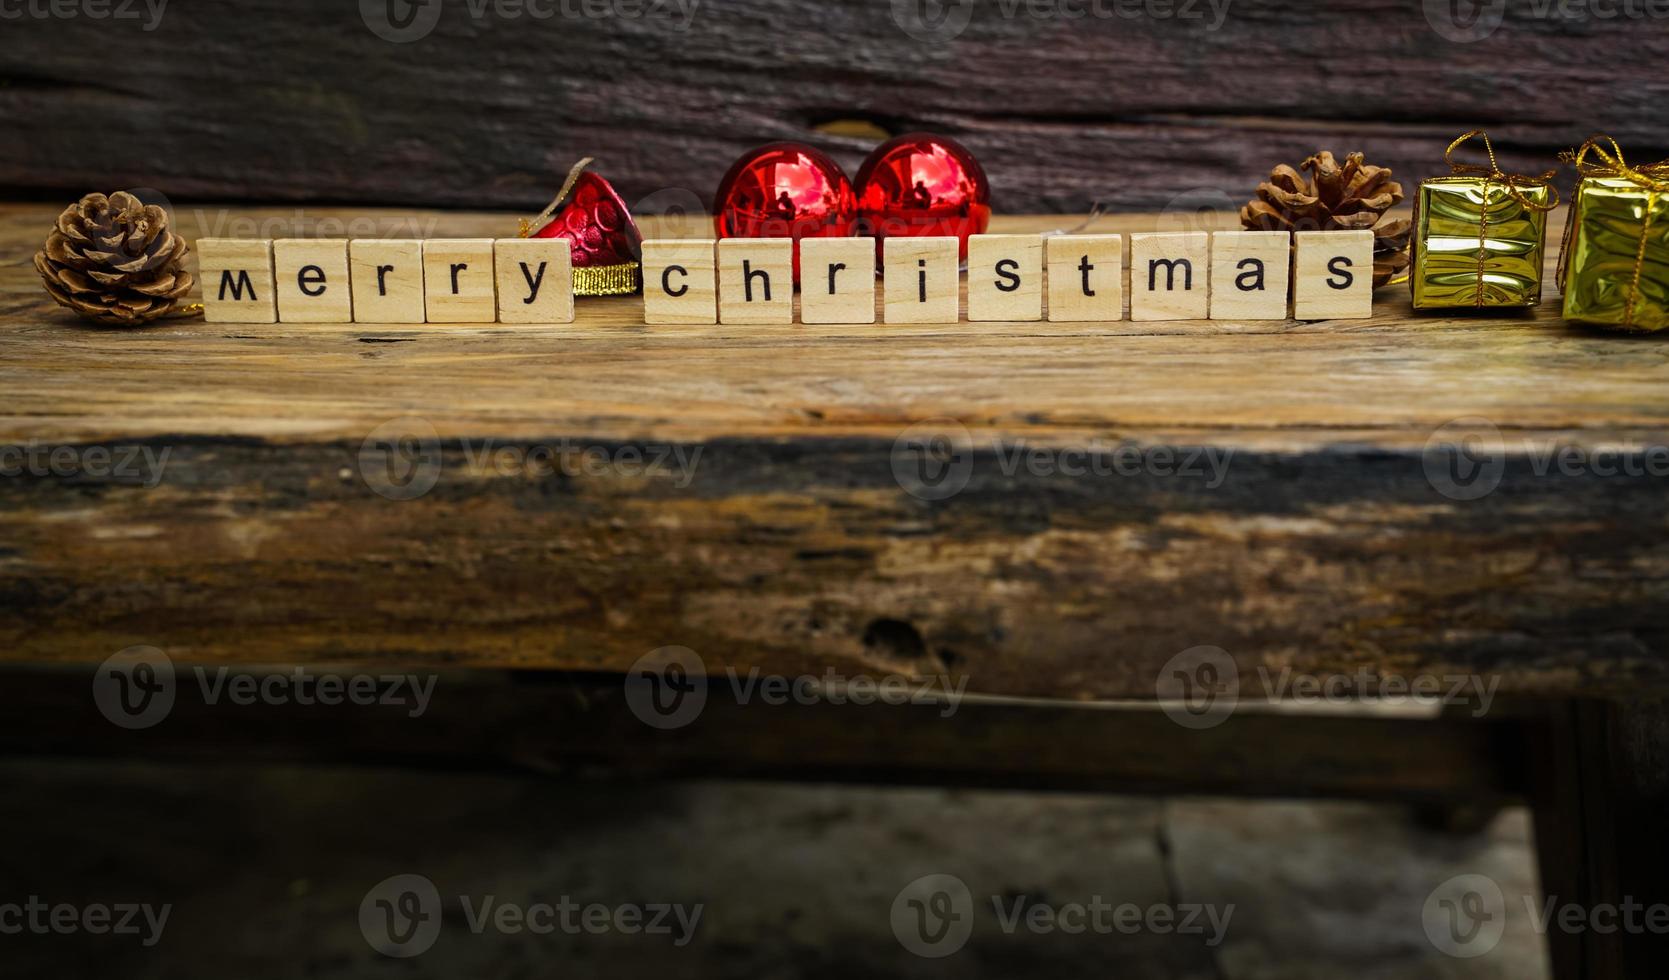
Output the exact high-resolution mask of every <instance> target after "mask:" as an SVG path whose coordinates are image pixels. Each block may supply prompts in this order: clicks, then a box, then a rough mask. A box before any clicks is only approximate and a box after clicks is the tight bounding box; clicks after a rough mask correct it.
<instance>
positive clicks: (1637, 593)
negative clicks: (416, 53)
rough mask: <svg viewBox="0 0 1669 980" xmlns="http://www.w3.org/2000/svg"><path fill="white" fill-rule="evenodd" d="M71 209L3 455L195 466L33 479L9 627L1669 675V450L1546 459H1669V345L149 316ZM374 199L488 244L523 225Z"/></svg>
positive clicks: (589, 311) (865, 663)
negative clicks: (101, 455)
mask: <svg viewBox="0 0 1669 980" xmlns="http://www.w3.org/2000/svg"><path fill="white" fill-rule="evenodd" d="M54 211H55V209H54V208H52V207H49V206H27V207H10V208H5V209H0V260H3V261H0V318H3V319H0V390H4V391H5V392H6V398H5V399H4V401H3V403H0V446H7V445H11V446H36V447H48V448H51V447H54V446H57V445H60V444H66V445H71V446H80V447H87V446H90V445H92V444H100V445H104V446H112V445H114V446H133V447H138V448H142V449H148V450H149V451H151V452H152V453H153V455H160V453H161V452H162V451H163V450H165V449H166V450H167V451H168V453H169V455H168V457H167V460H166V465H165V466H164V468H163V470H162V472H161V473H160V474H159V478H158V480H157V481H156V483H155V486H154V488H152V489H147V488H146V487H145V486H144V485H143V484H144V482H146V481H145V480H144V479H143V476H144V474H143V473H140V474H130V475H127V476H122V475H120V474H118V475H114V476H102V477H101V476H98V475H95V474H93V473H90V472H85V471H80V470H78V471H75V472H68V473H53V472H50V471H47V472H43V473H33V472H23V473H21V474H19V475H18V476H14V477H8V478H5V479H0V650H3V651H5V653H4V656H6V657H7V658H10V659H14V660H32V661H62V660H94V661H96V660H101V659H103V658H104V657H106V656H108V655H110V654H111V653H113V652H115V651H117V650H120V649H122V648H124V647H126V646H129V645H131V644H136V643H145V644H150V645H154V646H158V647H161V648H163V649H165V650H167V651H168V652H169V653H170V654H171V655H174V656H178V657H180V658H182V659H186V660H205V659H206V660H231V661H244V662H275V661H282V662H289V661H302V662H317V661H343V660H367V661H381V662H387V661H399V662H430V663H437V664H454V665H465V664H468V665H500V666H503V665H516V666H537V667H560V668H565V669H571V670H572V669H583V670H620V669H623V668H625V667H626V666H627V665H629V664H631V663H632V662H633V661H635V660H636V659H637V658H638V657H640V656H642V655H643V654H645V653H646V652H648V651H650V650H652V649H655V648H658V647H661V646H665V645H668V644H681V645H684V646H688V647H691V648H694V649H696V650H697V651H699V652H700V653H701V654H702V656H704V657H705V658H707V660H708V663H709V666H710V667H712V666H715V665H718V666H722V665H724V664H731V663H734V664H741V665H757V666H761V667H764V668H766V669H771V670H776V671H779V672H784V673H787V672H797V671H801V670H804V671H811V672H814V673H816V672H820V671H821V670H822V669H823V668H824V667H826V666H829V665H836V666H839V667H841V668H843V669H846V670H848V671H852V670H868V671H881V670H899V671H904V672H920V673H935V672H938V671H941V670H945V669H954V670H956V671H958V672H961V673H965V674H966V675H967V676H968V677H969V678H970V679H971V684H972V686H973V688H974V689H975V690H977V691H983V692H988V693H1005V694H1039V695H1054V696H1063V697H1073V698H1085V697H1147V698H1151V697H1154V696H1155V680H1156V678H1157V677H1158V676H1159V674H1160V671H1161V669H1162V668H1163V667H1164V665H1165V664H1166V663H1167V662H1168V661H1169V660H1170V658H1172V657H1173V656H1175V655H1176V654H1177V653H1178V652H1179V651H1183V650H1186V649H1189V648H1192V647H1196V646H1199V645H1202V644H1205V645H1213V646H1219V647H1222V648H1223V649H1225V650H1226V651H1228V652H1229V654H1230V655H1231V656H1232V657H1233V658H1234V659H1235V661H1236V662H1237V663H1238V665H1239V668H1240V670H1241V672H1242V676H1243V677H1244V678H1246V679H1247V683H1249V684H1251V683H1257V682H1258V681H1257V680H1256V678H1257V676H1258V675H1257V671H1258V669H1259V668H1260V667H1261V668H1267V669H1269V670H1273V671H1277V672H1278V671H1279V670H1280V669H1282V668H1286V667H1291V668H1294V669H1299V670H1312V671H1318V672H1333V671H1354V670H1355V669H1356V668H1359V667H1375V668H1379V669H1394V670H1395V671H1397V672H1399V673H1400V674H1404V675H1406V674H1411V673H1415V672H1419V671H1436V672H1448V671H1474V670H1475V671H1485V672H1489V673H1491V674H1495V675H1499V676H1500V677H1501V678H1502V684H1503V689H1504V690H1515V691H1528V692H1542V691H1570V690H1581V691H1592V692H1600V691H1608V690H1635V689H1640V688H1644V687H1651V686H1656V685H1662V684H1663V683H1664V682H1665V681H1666V680H1669V664H1666V663H1665V659H1664V656H1663V652H1664V650H1665V644H1666V640H1669V601H1666V600H1669V584H1666V583H1669V527H1666V525H1665V524H1664V521H1663V517H1662V511H1663V501H1664V499H1665V493H1664V483H1663V479H1664V478H1663V477H1659V476H1652V475H1635V476H1630V475H1626V474H1617V475H1611V476H1606V475H1603V474H1601V473H1599V472H1597V471H1596V470H1587V471H1583V472H1577V473H1574V474H1569V475H1567V474H1565V473H1561V472H1560V471H1559V470H1558V469H1554V470H1552V471H1548V470H1547V469H1546V467H1545V465H1544V463H1543V459H1544V457H1543V455H1542V454H1544V453H1546V452H1549V451H1551V450H1553V449H1556V448H1558V447H1573V448H1575V449H1577V450H1584V451H1585V450H1592V449H1598V448H1605V447H1614V448H1617V449H1619V450H1620V451H1621V456H1620V457H1618V458H1621V459H1627V460H1636V461H1638V460H1640V458H1641V457H1642V455H1643V454H1644V453H1645V452H1646V451H1647V450H1648V449H1649V448H1650V447H1663V446H1669V385H1666V384H1665V382H1666V381H1669V354H1666V353H1665V348H1664V347H1663V345H1662V343H1661V342H1654V341H1652V340H1650V339H1640V338H1629V337H1616V336H1610V335H1605V334H1600V333H1596V332H1592V331H1588V330H1585V329H1581V328H1576V327H1571V326H1567V325H1566V324H1564V323H1563V322H1562V321H1561V320H1559V319H1558V317H1557V309H1556V306H1555V305H1553V304H1551V303H1550V304H1548V305H1546V306H1544V307H1542V308H1541V309H1539V310H1536V311H1534V312H1533V313H1531V314H1529V315H1527V316H1523V317H1517V318H1512V319H1506V318H1500V317H1484V316H1464V317H1450V318H1414V317H1412V316H1411V315H1410V312H1409V309H1408V304H1409V300H1408V297H1407V294H1406V292H1404V291H1403V290H1401V289H1391V290H1387V291H1384V292H1382V293H1381V295H1380V304H1379V306H1378V307H1377V309H1376V315H1375V316H1374V317H1373V318H1371V319H1368V320H1362V321H1349V322H1339V321H1335V322H1321V323H1313V324H1300V323H1295V322H1292V321H1255V322H1254V321H1249V322H1236V321H1211V322H1207V323H1204V324H1188V325H1181V326H1173V325H1169V324H1137V323H1132V322H1129V321H1119V322H1103V323H1088V324H1067V323H1059V324H1057V323H1048V322H1041V321H1040V322H1030V323H1023V324H1014V323H985V324H973V323H960V324H954V325H946V326H908V325H890V326H889V325H884V324H877V325H873V326H830V327H818V326H807V325H796V326H794V327H793V328H791V329H784V328H782V327H763V326H762V327H751V326H731V325H714V326H669V327H650V326H645V325H644V324H643V323H642V319H641V312H640V304H641V300H639V299H635V298H615V299H601V300H589V299H588V300H583V301H581V302H580V303H579V304H578V307H579V309H578V314H577V317H576V320H575V322H574V323H573V324H571V325H563V326H559V327H551V328H541V327H503V326H499V325H494V324H482V325H470V326H459V327H445V328H441V327H437V326H436V325H433V324H429V325H419V326H399V325H371V324H341V325H304V324H282V323H281V324H275V325H259V326H245V325H227V324H205V323H202V322H200V321H195V320H172V321H167V322H164V323H160V324H157V325H155V326H154V327H150V328H147V329H141V330H134V331H113V330H104V329H96V328H92V327H89V326H87V325H85V324H82V323H81V322H79V321H77V320H75V319H74V318H73V317H72V316H71V315H69V314H68V313H65V312H63V311H60V310H58V309H56V308H54V307H52V306H51V305H50V302H49V300H48V299H47V298H46V296H45V294H44V292H43V291H42V290H41V288H40V286H39V283H38V282H36V281H34V275H33V272H32V270H30V269H29V267H28V265H27V261H26V260H27V256H28V254H29V253H30V252H32V250H33V249H34V248H35V247H37V241H38V239H39V238H40V237H42V236H44V233H45V229H46V228H47V226H48V225H49V223H50V221H51V218H52V215H53V213H54ZM182 213H184V214H186V215H187V218H186V222H187V224H188V225H189V223H190V222H191V221H192V220H195V219H192V218H190V217H189V215H190V214H191V212H190V211H189V209H187V210H185V211H183V212H182ZM282 215H283V212H249V213H243V212H240V213H239V215H238V217H240V218H249V219H251V220H254V221H256V222H262V221H266V220H267V219H269V218H274V217H281V216H282ZM344 217H345V216H344V215H342V214H339V213H327V214H325V215H321V216H320V220H321V221H337V222H340V221H341V220H342V219H343V218H344ZM354 217H355V218H356V219H364V220H371V219H374V220H375V221H376V222H378V223H379V224H380V225H381V226H383V227H386V228H388V229H389V230H390V231H398V230H400V229H406V228H409V227H411V226H412V224H413V223H414V222H415V223H420V224H430V223H432V224H433V225H434V226H435V231H434V232H433V233H435V234H439V235H446V236H456V237H490V236H492V235H494V234H502V229H503V228H504V226H505V225H506V224H507V223H509V222H511V218H510V217H509V216H506V215H502V214H501V215H479V216H470V215H448V216H436V215H410V214H401V213H381V214H372V215H367V214H366V213H362V212H361V213H356V214H355V216H354ZM1156 223H1157V219H1156V218H1155V217H1154V216H1151V215H1150V216H1125V217H1122V218H1118V219H1110V220H1108V221H1105V222H1103V223H1102V224H1101V226H1099V227H1097V228H1095V229H1093V230H1094V231H1098V232H1099V231H1108V232H1121V233H1126V234H1128V233H1132V232H1138V231H1147V230H1151V229H1152V228H1153V227H1154V226H1155V224H1156ZM1051 226H1052V219H1036V218H1034V219H1018V218H1016V219H1007V220H1004V221H1000V222H998V226H997V228H996V229H995V230H997V231H999V232H1016V233H1020V232H1037V231H1040V230H1044V229H1046V228H1049V227H1051ZM188 233H189V232H188ZM1557 233H1558V229H1557V228H1555V229H1553V234H1557ZM1549 271H1550V272H1551V270H1549ZM1473 417H1481V418H1483V419H1486V420H1490V424H1492V425H1493V426H1495V427H1496V429H1497V431H1498V432H1499V433H1500V438H1501V440H1502V453H1501V454H1500V459H1499V474H1498V475H1499V478H1500V479H1499V488H1498V489H1496V490H1495V492H1493V493H1490V494H1488V495H1486V496H1483V497H1481V498H1480V499H1476V500H1459V499H1453V498H1451V497H1448V496H1444V495H1443V494H1442V493H1440V492H1438V490H1437V489H1436V485H1435V484H1434V483H1433V478H1432V476H1431V474H1430V472H1429V471H1428V467H1427V466H1426V465H1425V463H1426V458H1425V457H1424V456H1423V455H1422V449H1423V447H1425V446H1426V445H1427V443H1428V441H1430V440H1432V438H1433V436H1434V434H1436V435H1437V436H1438V437H1439V438H1442V439H1447V438H1451V436H1453V434H1452V433H1450V434H1445V433H1448V431H1449V430H1447V429H1445V426H1446V425H1447V424H1448V423H1450V422H1451V421H1452V420H1456V419H1465V418H1473ZM934 419H939V420H948V421H940V422H937V423H933V424H931V425H929V426H927V427H926V428H925V429H920V428H915V427H916V426H917V425H918V424H919V423H922V422H924V421H927V420H934ZM419 423H420V424H419ZM425 427H427V428H425ZM413 433H415V434H416V435H415V436H414V435H413ZM1464 434H1465V433H1462V435H1464ZM934 436H943V437H944V438H945V440H946V442H947V444H948V445H950V447H951V448H952V449H954V450H956V456H957V459H959V460H966V465H967V467H968V469H967V483H966V486H965V488H964V489H962V490H961V492H960V493H956V494H953V495H950V496H948V497H944V498H942V499H932V495H931V494H929V495H927V497H923V496H920V495H916V494H913V493H911V492H909V489H907V488H912V489H915V490H920V489H921V487H920V486H918V485H916V484H914V483H912V482H911V480H915V479H917V477H916V475H915V470H914V468H915V466H916V465H917V464H918V463H921V462H923V461H924V458H923V457H921V456H920V454H919V453H918V452H917V449H916V447H917V445H918V444H921V445H926V446H929V447H931V446H932V445H933V444H934V440H933V437H934ZM1453 437H1454V438H1459V436H1453ZM402 438H404V439H407V440H408V441H409V442H411V443H412V444H413V445H415V447H416V450H417V457H418V458H419V459H420V460H422V461H426V465H430V466H431V467H432V471H431V472H432V475H433V476H434V478H435V482H434V485H433V488H432V489H431V490H429V491H428V492H426V493H423V494H421V495H418V496H416V498H415V499H409V500H391V499H387V498H385V497H384V496H382V495H379V494H378V493H377V492H374V491H373V489H372V487H373V485H374V484H375V482H376V481H378V480H386V479H388V477H386V476H384V475H379V474H380V473H381V470H379V469H378V467H379V466H380V465H381V466H386V465H395V464H399V463H401V462H402V461H405V457H403V456H391V455H389V454H388V452H389V451H386V450H385V448H384V447H385V444H386V445H394V446H398V445H400V444H401V442H400V441H401V439H402ZM1120 446H1129V447H1133V449H1132V450H1130V451H1134V452H1136V453H1137V460H1138V462H1139V463H1140V465H1138V466H1136V467H1135V468H1134V469H1133V470H1129V471H1128V472H1118V471H1105V472H1101V473H1095V472H1084V473H1082V474H1081V475H1073V473H1074V471H1073V469H1072V467H1074V466H1075V465H1078V464H1080V463H1082V461H1083V457H1082V456H1081V455H1075V454H1074V453H1076V452H1078V451H1081V450H1085V449H1095V448H1098V447H1099V448H1102V449H1107V448H1108V447H1120ZM901 447H902V448H901ZM1024 449H1041V450H1045V451H1046V452H1045V453H1044V454H1043V456H1042V459H1041V462H1038V461H1035V460H1033V458H1032V457H1031V456H1030V455H1025V454H1022V456H1020V457H1016V455H1015V453H1016V451H1017V450H1024ZM499 450H508V451H509V453H508V455H505V454H502V453H500V452H499ZM698 450H699V455H697V451H698ZM1056 450H1071V451H1073V452H1072V453H1066V454H1060V453H1056V452H1054V451H1056ZM645 453H651V454H653V453H665V454H667V455H666V465H665V466H663V467H660V468H658V469H657V468H653V467H647V466H645V465H643V462H642V461H643V459H644V454H645ZM679 454H682V455H681V456H680V455H679ZM552 458H555V459H557V460H559V461H560V462H561V465H560V466H554V467H553V466H550V465H545V466H544V467H543V469H541V468H540V464H541V462H542V461H543V462H544V463H549V462H550V461H551V459H552ZM634 458H635V459H636V460H638V463H637V465H635V466H634V465H633V463H632V460H633V459H634ZM588 459H593V460H595V459H602V460H604V461H605V465H601V466H590V467H589V468H588V464H587V463H586V460H588ZM1213 460H1216V461H1217V462H1221V463H1224V465H1225V467H1226V468H1224V469H1222V470H1220V471H1218V470H1214V469H1213ZM368 461H369V463H368ZM927 461H928V462H931V460H927ZM686 464H687V465H686ZM1179 469H1180V470H1181V471H1180V472H1179V471H1178V470H1179ZM1213 473H1217V474H1218V475H1219V476H1221V479H1220V480H1217V479H1214V478H1213Z"/></svg>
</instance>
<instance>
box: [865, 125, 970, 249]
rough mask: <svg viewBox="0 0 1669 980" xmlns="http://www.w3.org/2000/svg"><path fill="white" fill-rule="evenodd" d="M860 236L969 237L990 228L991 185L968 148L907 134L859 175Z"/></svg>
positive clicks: (880, 149) (884, 148)
mask: <svg viewBox="0 0 1669 980" xmlns="http://www.w3.org/2000/svg"><path fill="white" fill-rule="evenodd" d="M857 192H858V234H860V235H873V236H875V237H876V238H889V237H895V236H896V237H912V238H925V237H945V238H949V237H953V236H954V237H956V238H959V239H961V241H962V258H963V259H964V260H966V259H967V257H968V236H969V235H979V234H983V233H984V232H985V229H986V228H987V227H989V226H990V224H991V184H990V182H989V181H988V180H986V178H985V169H984V168H983V167H981V166H980V165H979V161H978V160H975V159H974V155H973V154H972V153H970V152H968V148H967V147H965V146H963V145H962V144H961V143H958V142H956V141H955V140H953V139H951V138H950V137H948V136H935V135H933V134H932V133H907V134H905V135H903V136H899V137H895V138H893V139H890V140H888V141H887V142H885V143H882V144H881V145H880V146H878V147H876V148H875V152H873V153H871V154H870V155H869V159H867V160H865V161H864V162H863V167H862V169H860V170H859V171H858V182H857Z"/></svg>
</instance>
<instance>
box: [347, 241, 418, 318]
mask: <svg viewBox="0 0 1669 980" xmlns="http://www.w3.org/2000/svg"><path fill="white" fill-rule="evenodd" d="M348 270H349V272H351V273H352V275H353V298H354V322H356V323H422V322H423V319H424V310H423V243H422V242H419V241H400V240H396V239H388V238H356V239H354V240H353V241H351V242H349V243H348Z"/></svg>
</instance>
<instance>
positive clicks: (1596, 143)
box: [1559, 136, 1669, 193]
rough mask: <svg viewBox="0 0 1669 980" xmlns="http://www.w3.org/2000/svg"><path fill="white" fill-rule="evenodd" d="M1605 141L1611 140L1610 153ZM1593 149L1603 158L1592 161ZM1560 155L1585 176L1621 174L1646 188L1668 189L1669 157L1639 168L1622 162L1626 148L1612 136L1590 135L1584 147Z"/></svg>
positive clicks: (1660, 190)
mask: <svg viewBox="0 0 1669 980" xmlns="http://www.w3.org/2000/svg"><path fill="white" fill-rule="evenodd" d="M1602 141H1603V142H1602ZM1605 143H1610V144H1611V152H1610V153H1607V152H1605ZM1590 153H1596V154H1598V155H1599V158H1600V159H1601V160H1602V161H1604V162H1603V163H1589V162H1588V154H1590ZM1559 159H1561V160H1563V161H1565V162H1566V163H1569V164H1573V165H1575V167H1576V169H1577V170H1578V171H1580V172H1581V174H1582V176H1584V177H1621V178H1622V179H1623V180H1629V181H1633V182H1634V183H1636V184H1639V185H1640V186H1641V187H1644V188H1646V189H1647V190H1653V191H1658V192H1660V193H1661V192H1663V191H1669V160H1659V161H1658V162H1657V163H1652V164H1647V165H1646V166H1644V167H1641V168H1640V169H1638V170H1636V169H1635V168H1633V167H1631V166H1629V165H1628V164H1627V163H1624V162H1623V148H1622V147H1620V146H1618V145H1617V141H1616V140H1614V139H1612V138H1611V137H1609V136H1590V137H1589V138H1588V142H1586V143H1583V144H1582V149H1580V150H1577V151H1576V152H1574V153H1573V152H1571V151H1569V150H1566V151H1565V152H1564V153H1561V154H1559Z"/></svg>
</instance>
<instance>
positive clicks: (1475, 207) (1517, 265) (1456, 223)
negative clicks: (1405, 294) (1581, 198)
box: [1409, 176, 1556, 310]
mask: <svg viewBox="0 0 1669 980" xmlns="http://www.w3.org/2000/svg"><path fill="white" fill-rule="evenodd" d="M1554 200H1556V199H1555V198H1554V197H1553V189H1552V188H1551V187H1550V186H1548V185H1546V184H1542V185H1539V186H1535V185H1526V184H1520V185H1519V186H1513V185H1510V184H1507V183H1503V182H1501V181H1498V180H1492V179H1490V178H1488V177H1476V176H1465V177H1436V178H1433V179H1431V180H1427V181H1425V182H1424V183H1422V184H1421V185H1420V192H1419V196H1418V197H1417V198H1416V199H1415V204H1414V265H1413V270H1412V272H1411V274H1410V277H1409V281H1410V282H1411V283H1412V284H1413V289H1414V308H1415V309H1417V310H1434V309H1452V308H1454V307H1480V306H1490V307H1528V306H1536V305H1538V304H1539V303H1541V300H1542V273H1543V259H1542V256H1543V254H1544V253H1545V251H1546V248H1547V212H1548V211H1549V210H1551V209H1552V207H1553V203H1552V202H1553V201H1554Z"/></svg>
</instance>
